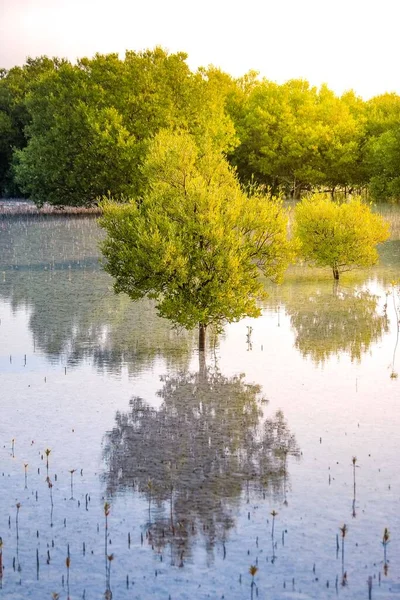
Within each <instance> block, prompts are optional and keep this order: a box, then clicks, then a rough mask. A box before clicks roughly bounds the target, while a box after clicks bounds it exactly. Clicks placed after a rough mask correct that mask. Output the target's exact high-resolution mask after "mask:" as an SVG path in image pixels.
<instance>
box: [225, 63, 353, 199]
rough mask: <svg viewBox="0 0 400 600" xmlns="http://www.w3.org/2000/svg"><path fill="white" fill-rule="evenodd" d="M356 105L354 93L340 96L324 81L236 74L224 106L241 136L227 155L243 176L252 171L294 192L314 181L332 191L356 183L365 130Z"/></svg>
mask: <svg viewBox="0 0 400 600" xmlns="http://www.w3.org/2000/svg"><path fill="white" fill-rule="evenodd" d="M354 108H359V107H358V105H357V100H356V99H355V98H353V97H351V95H350V94H348V95H347V96H345V97H343V99H342V98H338V97H337V96H335V94H334V93H333V92H332V91H330V90H329V89H328V88H327V86H326V85H323V86H321V88H320V89H319V90H318V89H317V88H315V87H311V86H310V85H309V83H308V82H307V81H303V80H291V81H288V82H286V83H284V84H283V85H278V84H277V83H274V82H270V81H267V80H262V81H257V80H256V79H255V75H254V73H250V74H248V76H246V77H245V78H242V79H241V80H238V81H237V89H236V91H235V92H231V93H230V95H229V96H228V102H227V109H228V112H229V114H230V115H231V117H232V119H233V121H234V123H235V127H236V129H237V134H238V137H239V140H240V144H239V146H238V147H237V148H236V149H235V150H234V151H233V152H232V153H231V160H232V163H233V164H234V165H235V166H237V169H238V173H239V176H240V178H241V180H242V181H244V182H246V181H249V180H250V179H251V178H252V177H253V176H254V179H255V180H256V181H257V182H258V183H261V184H265V185H268V186H270V187H271V188H272V189H273V190H275V191H276V190H278V189H279V190H282V191H284V192H285V193H287V194H288V193H290V194H291V195H292V196H293V197H299V196H300V193H301V192H302V191H303V190H307V189H308V190H310V189H313V188H315V187H321V186H324V187H328V188H329V189H331V190H332V192H333V191H334V190H335V188H337V187H342V188H343V187H345V186H348V185H353V184H354V183H358V181H359V173H358V171H359V162H360V147H361V142H362V140H363V133H364V130H363V121H362V119H361V118H359V115H360V111H359V110H358V111H357V110H354Z"/></svg>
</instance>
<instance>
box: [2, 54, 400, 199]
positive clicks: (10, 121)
mask: <svg viewBox="0 0 400 600" xmlns="http://www.w3.org/2000/svg"><path fill="white" fill-rule="evenodd" d="M399 124H400V96H398V95H397V94H393V93H392V94H389V93H388V94H383V95H381V96H377V97H375V98H372V99H371V100H368V101H367V102H365V101H363V100H362V99H361V98H360V97H358V96H357V95H356V94H355V93H354V92H353V91H349V92H346V93H345V94H343V95H342V96H337V95H336V94H335V93H334V92H333V91H332V90H330V89H329V88H328V87H327V86H326V85H322V86H321V87H320V88H316V87H313V86H311V85H310V84H309V82H308V81H306V80H302V79H294V80H290V81H287V82H285V83H283V84H281V85H279V84H277V83H275V82H272V81H269V80H268V79H265V78H263V79H261V78H259V77H258V75H257V73H256V72H254V71H250V72H249V73H247V74H246V75H244V76H243V77H240V78H238V79H234V78H233V77H231V76H230V75H229V74H227V73H224V72H223V71H221V70H220V69H218V68H216V67H212V66H211V67H208V68H199V69H198V70H197V71H195V72H192V71H191V70H190V68H189V66H188V64H187V55H186V54H185V53H183V52H177V53H173V54H170V53H168V52H166V51H165V50H163V49H162V48H154V49H153V50H145V51H143V52H133V51H127V52H126V54H125V57H124V58H120V57H119V56H118V55H117V54H106V55H102V54H96V55H95V56H94V57H93V58H86V57H83V58H80V59H79V60H78V61H77V62H76V64H72V63H70V62H69V61H67V60H65V59H58V58H48V57H46V56H43V57H39V58H29V59H27V62H26V64H25V65H23V66H22V67H14V68H12V69H10V70H8V71H7V70H5V69H0V194H6V195H8V196H12V195H16V194H17V195H20V194H21V193H25V194H27V195H28V196H29V197H30V198H31V199H32V200H34V201H35V202H36V203H37V204H38V205H39V206H40V205H41V204H43V203H44V202H50V203H52V204H58V205H68V204H70V205H83V206H85V205H88V204H92V203H94V202H96V200H97V198H98V197H99V196H101V195H103V194H105V193H107V192H108V191H109V192H110V193H111V194H112V196H113V197H114V198H118V197H120V198H122V197H124V196H131V195H134V196H136V195H139V194H141V193H142V192H143V185H144V183H145V182H144V179H143V177H142V172H141V165H142V164H143V162H144V160H145V157H146V153H147V149H148V145H149V141H150V140H151V139H152V138H153V137H154V135H156V134H157V133H158V132H159V131H160V130H161V129H165V128H166V129H170V130H172V131H173V130H176V129H186V130H188V131H190V133H191V134H192V135H194V136H195V138H196V141H197V144H198V145H199V146H201V144H202V143H203V140H208V139H210V138H211V139H212V140H213V144H214V146H215V147H216V148H218V149H219V150H221V151H224V152H225V153H226V154H227V156H228V160H229V162H230V164H231V165H232V166H235V167H236V168H237V173H238V177H239V179H240V181H241V183H242V184H243V185H244V186H246V185H247V184H248V183H249V182H252V183H256V184H257V185H264V186H266V187H267V188H269V189H270V190H271V192H272V193H275V194H277V193H282V194H284V195H285V196H288V195H291V196H292V197H294V198H299V197H301V195H303V194H304V193H305V192H310V191H329V192H330V193H331V194H332V195H334V194H335V193H336V192H337V191H340V192H344V193H345V195H346V194H347V193H348V192H350V193H361V192H362V193H365V194H367V193H370V194H372V197H373V198H375V199H377V200H380V201H382V200H386V201H387V200H389V201H396V200H399V198H400V185H399V183H398V176H397V165H398V147H399V143H398V139H399V133H398V132H399V126H400V125H399Z"/></svg>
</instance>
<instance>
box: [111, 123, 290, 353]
mask: <svg viewBox="0 0 400 600" xmlns="http://www.w3.org/2000/svg"><path fill="white" fill-rule="evenodd" d="M142 173H143V176H144V177H145V179H146V181H147V187H146V189H145V193H144V195H143V197H142V198H141V199H140V201H137V200H132V201H130V202H128V203H126V204H122V205H121V204H117V203H115V202H110V201H105V202H104V203H103V205H102V206H103V210H104V216H103V218H102V219H101V221H100V224H101V226H102V227H103V228H104V229H105V230H106V232H107V238H106V240H105V241H104V243H103V245H102V252H103V254H104V257H105V259H106V260H105V269H106V271H108V272H109V273H110V274H111V275H112V276H113V277H114V278H115V286H114V287H115V291H116V292H125V293H127V294H128V295H129V296H130V297H131V298H132V299H133V300H137V299H139V298H142V297H144V296H149V297H150V298H155V299H156V302H157V308H158V312H159V314H160V315H161V316H163V317H166V318H168V319H170V320H171V321H172V322H173V323H174V324H176V325H180V326H183V327H185V328H187V329H192V328H194V327H196V326H199V331H200V348H202V349H203V348H204V337H205V331H206V328H207V326H208V325H211V324H213V325H215V326H217V327H218V326H220V325H221V324H222V323H223V322H224V321H227V322H231V321H236V320H239V319H240V318H242V317H243V316H245V315H249V316H258V315H259V314H260V309H259V307H258V306H257V300H258V299H259V298H261V297H262V296H263V295H264V293H265V292H264V287H263V284H262V282H261V281H260V278H259V275H260V274H263V275H264V276H266V277H268V278H271V279H272V280H275V281H279V280H280V279H281V277H282V274H283V272H284V269H285V268H286V266H287V264H288V261H289V260H290V258H291V244H290V242H288V241H287V235H286V225H287V218H286V215H285V212H284V210H283V208H282V204H281V202H280V200H278V199H270V200H267V199H266V198H264V197H261V196H258V195H252V196H250V197H248V196H246V195H245V194H244V193H243V191H242V190H241V188H240V186H239V184H238V182H237V179H236V177H235V174H234V172H233V171H232V169H231V168H230V167H229V165H228V163H227V161H226V160H225V159H224V157H223V156H222V154H221V153H220V152H219V151H217V150H215V149H214V148H213V147H212V146H211V144H209V146H208V148H206V149H205V148H203V149H200V148H199V147H198V146H197V145H196V143H195V140H194V138H193V136H191V135H190V134H188V133H187V132H176V133H171V132H169V131H161V132H160V133H159V134H158V135H157V136H156V137H155V138H154V140H153V142H152V143H151V145H150V148H149V151H148V155H147V158H146V161H145V164H144V167H143V170H142Z"/></svg>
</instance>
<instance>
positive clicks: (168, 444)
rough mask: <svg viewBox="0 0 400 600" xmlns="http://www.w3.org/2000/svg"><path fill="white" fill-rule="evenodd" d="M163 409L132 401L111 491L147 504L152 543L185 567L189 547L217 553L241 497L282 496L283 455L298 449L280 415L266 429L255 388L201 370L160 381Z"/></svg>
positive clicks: (111, 465) (110, 443)
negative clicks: (200, 545)
mask: <svg viewBox="0 0 400 600" xmlns="http://www.w3.org/2000/svg"><path fill="white" fill-rule="evenodd" d="M158 395H159V396H160V398H161V399H162V403H161V406H160V408H159V409H155V408H153V407H151V406H150V405H149V404H148V403H146V402H145V401H144V400H143V399H141V398H139V397H134V398H133V399H132V400H131V402H130V406H131V407H130V410H129V412H127V413H117V415H116V425H115V428H114V429H113V430H112V431H111V432H110V433H108V434H107V436H106V444H105V450H104V455H105V459H106V463H107V467H108V468H107V474H106V484H107V493H108V494H109V495H113V494H115V493H116V492H121V491H126V490H135V491H138V492H139V493H140V494H142V495H143V496H145V497H146V498H147V501H148V503H149V522H148V523H147V534H146V535H147V537H148V541H149V542H150V543H151V544H152V546H154V548H155V549H157V550H158V551H161V550H162V548H163V547H164V546H166V545H167V544H170V547H171V561H172V562H173V563H174V564H182V561H183V560H184V558H185V556H187V555H188V554H189V553H190V547H191V540H192V539H193V538H194V536H195V535H196V534H201V535H203V536H204V539H205V543H206V548H207V550H208V551H209V552H211V551H212V549H213V547H214V544H215V543H216V541H220V542H224V540H225V539H226V536H227V533H228V531H229V529H230V528H231V527H232V526H233V524H234V514H235V509H237V508H238V506H239V503H240V500H241V498H242V497H244V498H247V500H249V499H250V497H251V495H252V494H254V493H256V494H258V495H261V496H262V495H264V496H265V495H266V494H271V495H273V496H274V497H275V499H280V500H281V501H282V500H284V499H285V497H286V487H287V458H288V456H289V455H294V456H298V455H299V450H298V447H297V444H296V442H295V439H294V436H293V435H292V434H291V433H290V431H289V429H288V426H287V424H286V422H285V420H284V417H283V414H282V412H280V411H278V412H277V413H276V414H275V415H274V416H273V417H272V418H270V419H267V420H265V421H264V423H263V424H262V416H263V410H262V409H263V405H265V403H266V400H265V399H264V398H263V397H262V396H261V388H260V386H258V385H254V384H248V383H245V381H244V376H243V375H240V376H235V377H231V378H227V377H224V376H223V375H222V374H221V373H219V372H218V371H217V370H212V369H205V368H204V367H203V368H201V369H200V372H199V373H188V372H185V373H182V374H180V375H176V376H167V377H165V378H163V388H162V389H161V390H160V391H159V392H158Z"/></svg>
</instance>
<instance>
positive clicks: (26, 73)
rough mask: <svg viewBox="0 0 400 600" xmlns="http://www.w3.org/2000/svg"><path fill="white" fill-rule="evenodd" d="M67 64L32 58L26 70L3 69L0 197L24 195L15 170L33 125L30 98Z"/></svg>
mask: <svg viewBox="0 0 400 600" xmlns="http://www.w3.org/2000/svg"><path fill="white" fill-rule="evenodd" d="M64 62H65V61H63V60H60V59H57V58H53V59H51V58H48V57H46V56H41V57H38V58H28V59H27V61H26V63H25V64H24V65H23V66H22V67H13V68H12V69H10V70H8V71H7V70H5V69H0V194H4V195H5V196H12V195H14V196H15V195H20V194H21V190H20V189H19V188H18V185H17V184H16V182H15V180H14V175H13V171H12V159H13V152H14V150H16V149H21V148H24V147H25V146H26V143H27V139H26V136H25V132H26V128H27V126H28V125H29V124H30V122H31V116H30V114H29V112H28V110H27V106H26V99H27V96H28V94H29V93H30V92H31V91H32V89H33V88H34V87H35V85H36V84H37V82H38V81H39V80H40V78H41V77H42V76H43V75H44V74H45V73H48V72H50V71H54V70H56V69H58V67H59V66H60V65H61V64H63V63H64Z"/></svg>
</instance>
